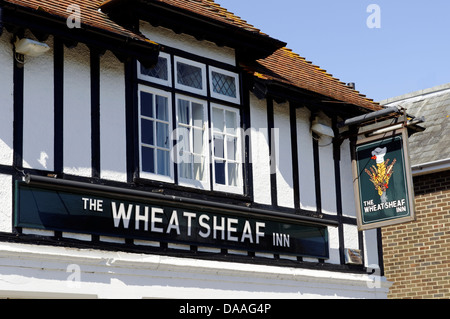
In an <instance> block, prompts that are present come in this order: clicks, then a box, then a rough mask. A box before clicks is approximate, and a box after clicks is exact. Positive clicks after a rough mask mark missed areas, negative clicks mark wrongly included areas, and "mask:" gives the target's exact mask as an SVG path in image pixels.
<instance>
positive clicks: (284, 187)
mask: <svg viewBox="0 0 450 319" xmlns="http://www.w3.org/2000/svg"><path fill="white" fill-rule="evenodd" d="M273 111H274V112H273V113H274V128H275V129H276V130H275V131H274V132H277V134H273V138H274V142H275V144H274V145H276V147H275V151H276V160H275V162H276V177H277V178H276V180H277V200H278V205H279V206H284V207H289V208H294V180H293V176H292V148H291V125H290V120H289V103H283V104H278V103H276V102H274V103H273Z"/></svg>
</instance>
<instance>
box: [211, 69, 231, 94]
mask: <svg viewBox="0 0 450 319" xmlns="http://www.w3.org/2000/svg"><path fill="white" fill-rule="evenodd" d="M211 74H212V86H213V91H214V92H216V93H219V94H222V95H226V96H229V97H236V80H235V78H234V77H233V76H228V75H225V74H222V73H218V72H214V71H212V72H211Z"/></svg>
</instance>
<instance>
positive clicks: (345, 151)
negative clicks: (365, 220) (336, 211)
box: [340, 139, 356, 218]
mask: <svg viewBox="0 0 450 319" xmlns="http://www.w3.org/2000/svg"><path fill="white" fill-rule="evenodd" d="M340 168H341V194H342V214H343V215H344V216H348V217H354V218H356V207H355V197H354V194H353V173H352V160H351V153H350V141H349V140H348V139H347V140H345V141H344V142H343V143H342V145H341V164H340Z"/></svg>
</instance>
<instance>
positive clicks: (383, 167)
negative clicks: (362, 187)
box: [365, 147, 397, 203]
mask: <svg viewBox="0 0 450 319" xmlns="http://www.w3.org/2000/svg"><path fill="white" fill-rule="evenodd" d="M386 152H387V148H386V147H383V148H379V147H377V148H376V149H374V150H373V151H372V158H371V159H373V160H375V162H376V164H377V166H375V165H372V167H370V170H369V169H367V168H366V169H365V172H366V173H367V174H368V175H369V177H370V181H371V182H372V183H373V185H374V186H375V189H376V190H377V191H378V195H380V199H381V202H382V203H385V202H387V195H386V190H387V189H388V188H389V179H390V178H391V176H392V173H393V172H394V165H395V162H397V159H395V158H394V160H393V161H392V163H391V164H389V159H387V160H386V161H385V160H384V156H385V155H386Z"/></svg>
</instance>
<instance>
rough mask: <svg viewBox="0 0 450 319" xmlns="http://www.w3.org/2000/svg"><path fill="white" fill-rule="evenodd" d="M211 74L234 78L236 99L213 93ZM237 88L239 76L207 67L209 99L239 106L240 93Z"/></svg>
mask: <svg viewBox="0 0 450 319" xmlns="http://www.w3.org/2000/svg"><path fill="white" fill-rule="evenodd" d="M213 72H216V73H221V74H223V75H226V76H229V77H233V78H234V83H235V84H236V97H232V96H227V95H224V94H220V93H217V92H214V88H213V75H212V73H213ZM239 86H240V83H239V75H238V74H237V73H234V72H231V71H227V70H223V69H219V68H216V67H214V66H210V67H209V87H210V94H211V97H213V98H216V99H220V100H224V101H227V102H231V103H236V104H240V103H241V93H240V90H239Z"/></svg>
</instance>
